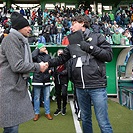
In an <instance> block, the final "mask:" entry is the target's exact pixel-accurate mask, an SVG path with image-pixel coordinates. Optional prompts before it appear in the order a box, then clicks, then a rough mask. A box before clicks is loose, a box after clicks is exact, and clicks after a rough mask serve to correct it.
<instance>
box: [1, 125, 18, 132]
mask: <svg viewBox="0 0 133 133" xmlns="http://www.w3.org/2000/svg"><path fill="white" fill-rule="evenodd" d="M18 127H19V125H17V126H12V127H4V132H3V133H18Z"/></svg>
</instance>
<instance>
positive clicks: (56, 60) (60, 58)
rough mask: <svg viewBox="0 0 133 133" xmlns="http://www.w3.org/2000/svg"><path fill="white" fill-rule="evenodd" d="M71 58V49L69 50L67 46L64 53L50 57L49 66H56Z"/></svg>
mask: <svg viewBox="0 0 133 133" xmlns="http://www.w3.org/2000/svg"><path fill="white" fill-rule="evenodd" d="M70 58H71V55H70V51H69V49H68V47H65V48H64V50H63V54H61V55H59V56H57V57H55V58H53V59H50V60H49V61H48V64H49V67H56V66H59V65H62V64H64V63H65V62H67V61H68V60H69V59H70Z"/></svg>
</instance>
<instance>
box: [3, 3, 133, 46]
mask: <svg viewBox="0 0 133 133" xmlns="http://www.w3.org/2000/svg"><path fill="white" fill-rule="evenodd" d="M18 9H19V10H17V11H18V12H20V13H21V14H22V15H23V16H25V17H26V18H27V19H28V21H29V23H30V24H31V26H32V28H33V32H32V33H31V36H30V37H29V43H30V44H35V43H37V42H39V43H40V42H41V43H44V44H57V45H61V44H62V41H63V39H64V37H65V36H66V35H68V34H70V33H71V18H72V17H73V16H75V15H77V14H82V15H85V16H86V17H87V18H88V21H89V22H90V29H91V30H92V31H93V32H97V33H98V32H99V33H102V34H103V35H104V36H105V37H106V39H107V41H108V42H110V44H116V45H120V44H122V45H132V44H133V4H131V5H130V6H129V8H127V9H125V10H123V9H122V8H118V10H117V11H116V12H115V13H113V12H112V11H109V12H104V13H103V14H100V13H98V12H97V13H94V12H93V11H92V8H91V7H90V6H89V7H88V8H87V9H86V8H84V6H83V5H81V6H79V8H68V7H66V8H65V7H58V6H55V9H53V10H48V9H44V10H42V9H41V8H40V7H38V8H37V9H32V10H31V9H30V8H27V9H23V8H22V7H19V8H18ZM13 11H14V9H13V8H12V7H11V8H10V9H7V8H6V7H4V8H3V10H1V12H0V23H1V33H0V42H1V41H2V39H3V37H5V36H6V35H7V34H8V33H9V29H10V28H11V27H10V18H9V17H7V14H9V16H10V14H11V13H12V12H13Z"/></svg>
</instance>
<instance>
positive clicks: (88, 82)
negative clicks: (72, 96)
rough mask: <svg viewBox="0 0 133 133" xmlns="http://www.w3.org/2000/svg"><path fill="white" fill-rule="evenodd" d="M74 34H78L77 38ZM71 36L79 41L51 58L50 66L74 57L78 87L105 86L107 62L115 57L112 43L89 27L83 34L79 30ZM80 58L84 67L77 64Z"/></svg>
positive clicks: (73, 64)
mask: <svg viewBox="0 0 133 133" xmlns="http://www.w3.org/2000/svg"><path fill="white" fill-rule="evenodd" d="M74 34H77V35H78V37H76V38H75V39H74V38H73V36H75V35H74ZM69 37H70V36H68V38H69ZM71 37H72V38H71V39H69V40H74V41H75V40H77V43H74V44H72V42H71V43H70V45H68V46H67V47H66V48H64V52H63V54H62V55H60V56H58V57H56V58H54V59H51V60H50V61H49V67H51V66H57V65H60V64H63V63H65V62H66V61H68V60H69V59H70V58H72V65H71V74H72V79H73V82H74V84H75V87H76V88H83V89H84V88H90V89H97V88H105V87H106V85H107V79H106V68H105V62H110V61H112V58H113V54H112V48H111V45H110V44H109V43H108V42H107V41H106V40H105V37H104V36H103V35H101V34H99V33H95V34H94V33H92V32H90V30H89V29H86V31H85V32H84V33H83V35H82V34H81V35H80V31H77V33H76V32H75V33H73V34H72V35H71ZM79 38H81V39H80V40H79ZM78 59H79V61H80V60H81V61H82V67H79V66H78V65H77V60H78ZM79 64H80V63H79ZM76 65H77V67H76Z"/></svg>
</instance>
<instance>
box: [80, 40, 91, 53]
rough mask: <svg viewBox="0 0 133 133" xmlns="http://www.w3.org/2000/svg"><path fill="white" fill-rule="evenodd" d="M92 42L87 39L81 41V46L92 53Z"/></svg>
mask: <svg viewBox="0 0 133 133" xmlns="http://www.w3.org/2000/svg"><path fill="white" fill-rule="evenodd" d="M90 46H91V45H90V44H89V42H86V41H81V42H80V48H81V49H82V50H83V51H86V52H87V53H90V52H91V51H92V50H91V49H90Z"/></svg>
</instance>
